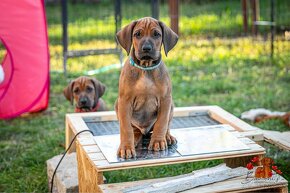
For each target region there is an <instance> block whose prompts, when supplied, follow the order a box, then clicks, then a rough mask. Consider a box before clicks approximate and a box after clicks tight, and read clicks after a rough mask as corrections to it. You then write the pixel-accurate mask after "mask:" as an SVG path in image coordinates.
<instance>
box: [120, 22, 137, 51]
mask: <svg viewBox="0 0 290 193" xmlns="http://www.w3.org/2000/svg"><path fill="white" fill-rule="evenodd" d="M136 23H137V21H133V22H132V23H130V24H129V25H126V26H125V27H124V28H123V29H121V30H120V31H119V32H118V33H117V35H116V39H117V41H118V43H119V44H120V45H121V46H122V47H123V48H124V49H125V50H126V52H127V54H128V55H129V54H130V50H131V46H132V37H133V34H132V33H133V29H134V27H135V25H136Z"/></svg>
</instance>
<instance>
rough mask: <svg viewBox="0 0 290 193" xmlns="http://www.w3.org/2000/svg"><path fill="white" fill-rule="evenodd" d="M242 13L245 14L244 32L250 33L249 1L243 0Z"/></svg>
mask: <svg viewBox="0 0 290 193" xmlns="http://www.w3.org/2000/svg"><path fill="white" fill-rule="evenodd" d="M241 4H242V13H243V27H244V32H245V33H248V11H247V0H241Z"/></svg>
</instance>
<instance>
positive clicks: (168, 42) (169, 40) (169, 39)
mask: <svg viewBox="0 0 290 193" xmlns="http://www.w3.org/2000/svg"><path fill="white" fill-rule="evenodd" d="M159 25H160V27H161V29H162V43H163V46H164V51H165V55H166V56H167V53H168V52H169V51H170V50H171V49H172V48H173V47H174V46H175V45H176V43H177V41H178V35H177V34H176V33H175V32H174V31H172V29H170V28H169V27H167V26H166V25H165V24H164V23H163V22H161V21H159Z"/></svg>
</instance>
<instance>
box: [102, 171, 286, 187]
mask: <svg viewBox="0 0 290 193" xmlns="http://www.w3.org/2000/svg"><path fill="white" fill-rule="evenodd" d="M208 170H212V171H211V173H209V172H207V171H208ZM214 170H215V168H208V169H203V170H201V171H197V172H194V173H196V174H199V173H202V172H204V173H207V175H211V174H214V173H213V172H214ZM245 170H247V169H245ZM196 174H194V175H196ZM194 175H193V177H192V179H193V181H198V179H195V178H194ZM186 177H187V178H188V174H186V175H181V176H176V177H168V178H159V179H151V180H141V181H136V182H124V183H115V184H102V185H100V186H99V188H100V191H101V192H106V193H119V192H126V193H130V192H133V191H134V189H137V191H136V192H151V191H150V188H151V187H157V188H158V189H160V187H162V188H163V190H164V191H162V190H159V191H158V192H159V193H163V192H166V193H169V192H174V190H173V191H170V190H171V189H170V186H173V187H174V185H172V184H173V183H174V181H175V180H176V179H180V178H186ZM197 178H202V176H201V175H199V176H198V177H197ZM187 181H189V180H187ZM164 182H166V184H165V185H162V184H161V183H164ZM178 183H179V185H178V186H179V188H180V186H182V185H183V184H185V185H186V183H185V182H183V181H181V180H179V182H178ZM187 184H188V183H187ZM166 186H169V188H166ZM139 187H142V188H143V189H138V188H139ZM182 188H183V189H185V190H184V191H182V192H184V193H212V192H245V191H247V192H263V191H265V190H266V191H265V192H280V193H288V182H287V181H286V180H285V179H284V178H283V177H282V176H280V175H277V174H276V175H274V176H273V177H272V178H269V179H255V178H253V177H250V178H248V179H247V175H241V176H238V177H235V178H230V179H227V180H224V181H221V182H215V183H211V184H208V185H204V186H198V187H195V188H192V189H187V187H181V188H180V189H182ZM130 189H131V190H132V189H133V190H132V191H130ZM151 190H152V188H151Z"/></svg>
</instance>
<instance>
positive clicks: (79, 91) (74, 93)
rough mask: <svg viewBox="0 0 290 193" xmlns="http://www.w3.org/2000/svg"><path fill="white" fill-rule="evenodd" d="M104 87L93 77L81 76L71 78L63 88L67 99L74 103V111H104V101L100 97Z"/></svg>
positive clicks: (105, 108)
mask: <svg viewBox="0 0 290 193" xmlns="http://www.w3.org/2000/svg"><path fill="white" fill-rule="evenodd" d="M105 89H106V87H105V86H104V85H103V84H102V83H101V82H100V81H98V80H96V79H95V78H90V77H86V76H81V77H79V78H77V79H75V80H73V81H72V82H71V83H69V85H68V86H67V87H66V88H65V89H64V91H63V94H64V96H65V97H66V99H67V100H69V101H70V102H71V104H72V105H73V102H74V101H75V103H76V108H75V112H96V111H106V110H107V107H106V105H105V102H104V101H103V100H102V99H101V96H103V94H104V92H105Z"/></svg>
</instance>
